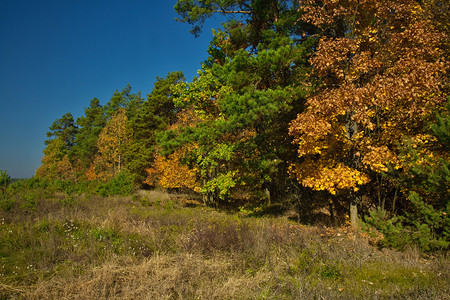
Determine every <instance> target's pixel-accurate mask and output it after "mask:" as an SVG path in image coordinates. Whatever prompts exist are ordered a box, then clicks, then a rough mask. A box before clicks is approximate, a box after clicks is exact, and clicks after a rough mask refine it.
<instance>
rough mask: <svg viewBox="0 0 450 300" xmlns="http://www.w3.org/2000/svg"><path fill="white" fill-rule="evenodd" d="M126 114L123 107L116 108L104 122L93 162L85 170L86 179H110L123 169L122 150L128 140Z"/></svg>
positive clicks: (123, 150)
mask: <svg viewBox="0 0 450 300" xmlns="http://www.w3.org/2000/svg"><path fill="white" fill-rule="evenodd" d="M126 123H127V116H126V111H125V109H124V108H118V109H117V111H116V112H115V113H114V115H113V116H112V117H111V119H110V120H109V121H108V123H107V124H106V126H105V128H104V129H103V131H102V132H101V133H100V136H99V138H98V141H97V147H98V154H97V156H96V158H95V161H94V164H93V165H92V166H91V167H90V168H89V170H88V171H87V174H86V176H87V177H88V179H90V180H92V179H97V178H100V179H110V178H113V177H115V176H116V175H117V174H118V173H119V172H120V171H122V170H124V168H125V166H126V162H125V160H124V152H125V150H126V146H127V144H128V142H129V141H130V133H129V131H128V130H127V127H126Z"/></svg>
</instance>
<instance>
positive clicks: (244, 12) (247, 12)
mask: <svg viewBox="0 0 450 300" xmlns="http://www.w3.org/2000/svg"><path fill="white" fill-rule="evenodd" d="M212 13H223V14H251V13H252V12H251V11H249V10H223V9H221V10H213V11H212Z"/></svg>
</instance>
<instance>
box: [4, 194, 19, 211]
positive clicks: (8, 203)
mask: <svg viewBox="0 0 450 300" xmlns="http://www.w3.org/2000/svg"><path fill="white" fill-rule="evenodd" d="M15 204H16V199H14V198H12V197H10V196H8V195H0V209H1V210H4V211H9V210H11V209H12V208H13V207H14V205H15Z"/></svg>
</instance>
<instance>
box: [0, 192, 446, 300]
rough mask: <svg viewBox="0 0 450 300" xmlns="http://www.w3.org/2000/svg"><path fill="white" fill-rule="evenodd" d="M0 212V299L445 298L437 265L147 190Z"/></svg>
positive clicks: (363, 239) (351, 238)
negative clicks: (131, 193) (128, 194)
mask: <svg viewBox="0 0 450 300" xmlns="http://www.w3.org/2000/svg"><path fill="white" fill-rule="evenodd" d="M4 200H5V199H3V202H2V209H0V299H449V296H448V295H450V288H449V284H448V283H449V275H450V272H449V260H448V256H447V255H446V254H445V253H443V254H436V253H435V254H432V255H431V254H428V255H425V254H423V253H421V252H420V251H419V250H417V249H416V248H408V249H406V250H405V251H402V252H398V251H395V250H392V249H388V248H381V247H379V246H377V245H376V237H375V238H374V237H373V236H371V235H368V234H366V233H362V232H360V231H358V232H356V231H354V230H352V229H351V227H349V226H341V227H334V228H331V227H326V226H313V225H302V224H300V223H298V222H295V221H294V220H291V219H289V218H288V217H287V216H286V215H285V214H281V215H278V216H270V215H265V216H253V215H252V214H249V213H248V212H247V211H245V210H241V211H232V210H220V209H219V210H214V209H212V208H208V207H205V206H203V205H201V204H200V203H199V202H196V201H195V200H189V197H186V196H185V197H180V196H176V195H173V194H167V193H165V192H158V191H138V192H136V193H135V194H134V195H131V196H107V197H101V196H98V195H90V194H80V195H77V194H67V193H62V192H48V191H45V190H30V191H28V192H26V191H22V192H21V193H18V194H16V195H14V196H13V198H12V200H11V202H10V203H9V206H8V203H7V202H5V201H4ZM5 203H6V204H5Z"/></svg>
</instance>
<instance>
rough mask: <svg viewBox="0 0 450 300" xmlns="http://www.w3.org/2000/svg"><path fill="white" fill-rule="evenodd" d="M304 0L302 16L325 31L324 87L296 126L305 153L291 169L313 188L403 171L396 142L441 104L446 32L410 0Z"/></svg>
mask: <svg viewBox="0 0 450 300" xmlns="http://www.w3.org/2000/svg"><path fill="white" fill-rule="evenodd" d="M302 4H303V5H304V12H305V13H304V15H303V17H302V18H303V21H306V22H309V23H311V24H313V25H315V26H317V27H318V28H319V30H322V38H321V39H320V42H319V45H318V48H317V51H316V53H315V55H314V56H313V57H312V59H311V63H312V65H313V68H314V71H315V75H316V78H319V80H320V84H321V85H320V86H321V87H320V88H319V89H318V90H317V92H316V93H315V94H314V95H311V96H310V97H309V98H308V99H307V105H308V108H307V109H306V110H305V111H304V112H303V113H301V114H299V115H298V116H297V118H296V119H295V120H293V121H292V123H291V126H290V134H291V136H293V138H294V142H295V143H296V144H297V145H298V156H299V157H300V158H302V161H301V162H300V163H297V164H294V165H292V166H291V171H292V174H293V176H295V177H296V178H297V179H298V181H299V182H301V183H302V184H303V185H305V186H309V187H311V188H313V189H316V190H328V191H330V192H331V193H335V192H336V191H337V190H339V189H349V188H353V189H355V190H356V189H358V186H359V185H363V184H365V183H368V182H369V180H370V178H369V174H370V173H380V172H384V171H387V169H388V166H389V165H391V166H394V167H395V168H400V167H401V166H402V161H401V159H400V157H399V153H398V150H397V149H396V144H397V143H398V142H399V141H401V140H402V139H403V138H405V137H414V136H416V135H418V134H422V133H423V130H424V128H425V125H426V123H427V122H428V121H429V120H430V119H432V118H433V113H434V111H436V110H438V109H440V108H442V107H444V105H445V103H446V99H445V96H446V95H445V92H444V82H445V76H446V75H445V74H446V73H447V71H448V66H449V64H448V61H447V60H446V59H445V55H444V50H443V49H444V48H445V47H444V46H443V43H445V41H446V40H448V36H447V34H446V33H444V32H441V31H439V30H438V29H437V28H436V27H435V26H434V24H433V22H432V21H430V20H429V19H428V18H427V14H426V13H425V11H424V9H423V8H422V7H421V6H420V5H418V3H417V2H416V1H412V0H400V1H373V0H359V1H356V0H324V1H320V2H319V1H314V0H305V1H302Z"/></svg>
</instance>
